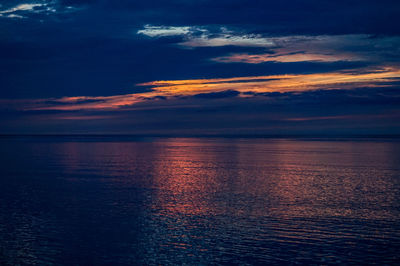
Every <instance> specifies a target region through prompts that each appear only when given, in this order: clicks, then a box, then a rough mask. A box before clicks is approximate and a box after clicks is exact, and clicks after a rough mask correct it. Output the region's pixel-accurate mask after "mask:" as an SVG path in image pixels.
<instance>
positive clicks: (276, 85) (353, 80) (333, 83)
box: [0, 68, 400, 111]
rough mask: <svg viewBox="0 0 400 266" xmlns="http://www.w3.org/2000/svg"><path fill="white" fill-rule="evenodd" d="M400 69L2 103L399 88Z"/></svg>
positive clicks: (88, 104)
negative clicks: (397, 85)
mask: <svg viewBox="0 0 400 266" xmlns="http://www.w3.org/2000/svg"><path fill="white" fill-rule="evenodd" d="M399 77H400V69H397V68H384V69H378V70H369V71H367V70H365V71H364V72H327V73H316V74H296V75H294V74H291V75H269V76H257V77H233V78H214V79H193V80H167V81H152V82H146V83H141V84H138V86H146V87H150V88H151V90H150V91H145V92H141V93H135V94H122V95H112V96H76V97H62V98H50V99H37V100H14V101H12V100H1V101H0V103H1V104H2V105H3V108H5V107H7V106H8V107H9V108H11V109H22V110H61V111H72V110H119V109H121V108H127V107H130V106H133V105H138V104H148V103H150V102H152V104H154V105H157V103H159V102H161V101H162V102H165V101H168V100H171V99H174V98H197V99H222V98H230V97H237V96H238V97H241V98H249V97H255V96H258V95H265V96H274V95H273V94H274V93H279V96H280V95H284V93H294V94H296V93H298V94H302V93H305V92H312V91H320V90H352V89H355V88H360V87H363V88H365V89H368V88H375V87H391V86H394V85H396V84H398V79H399Z"/></svg>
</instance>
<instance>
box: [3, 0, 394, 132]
mask: <svg viewBox="0 0 400 266" xmlns="http://www.w3.org/2000/svg"><path fill="white" fill-rule="evenodd" d="M399 15H400V2H399V1H316V0H315V1H279V3H278V1H232V0H230V1H225V0H224V1H216V0H214V1H201V0H198V1H184V0H180V1H171V0H169V1H118V0H114V1H106V0H103V1H90V0H87V1H73V0H70V1H61V0H53V1H41V0H37V1H29V0H27V1H8V0H3V1H2V2H1V4H0V59H1V60H0V88H1V90H0V103H1V107H0V120H1V125H0V133H1V134H19V133H21V134H30V133H34V134H41V133H42V134H50V133H63V134H69V133H73V134H77V133H80V134H81V133H83V134H84V133H96V134H103V133H115V134H117V133H122V134H131V133H132V134H173V135H192V134H194V135H197V134H224V135H226V134H285V135H286V134H310V135H312V134H323V135H327V134H328V135H329V134H399V133H400V122H399V121H400V119H399V118H400V108H399V107H400V105H399V103H400V92H399V89H400V87H399V84H400V83H399V81H400V64H399V63H400V27H398V17H399ZM161 81H162V82H161Z"/></svg>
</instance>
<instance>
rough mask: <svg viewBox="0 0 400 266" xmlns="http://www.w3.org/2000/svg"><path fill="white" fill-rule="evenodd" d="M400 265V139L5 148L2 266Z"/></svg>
mask: <svg viewBox="0 0 400 266" xmlns="http://www.w3.org/2000/svg"><path fill="white" fill-rule="evenodd" d="M399 263H400V140H399V139H397V140H396V139H384V138H379V139H376V138H354V139H352V138H337V139H332V138H329V139H318V138H240V137H238V138H217V137H216V138H212V137H208V138H206V137H203V138H201V137H199V138H194V137H193V138H171V137H133V136H132V137H127V136H125V137H123V136H2V137H0V265H210V264H211V265H310V264H311V265H332V264H341V265H366V264H375V265H396V264H397V265H399Z"/></svg>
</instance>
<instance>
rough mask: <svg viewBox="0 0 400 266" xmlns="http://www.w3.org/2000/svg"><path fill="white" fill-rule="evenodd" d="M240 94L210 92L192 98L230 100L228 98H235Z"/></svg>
mask: <svg viewBox="0 0 400 266" xmlns="http://www.w3.org/2000/svg"><path fill="white" fill-rule="evenodd" d="M239 94H240V93H239V92H238V91H235V90H227V91H221V92H211V93H200V94H196V95H194V96H192V97H194V98H204V99H221V98H230V97H236V96H238V95H239Z"/></svg>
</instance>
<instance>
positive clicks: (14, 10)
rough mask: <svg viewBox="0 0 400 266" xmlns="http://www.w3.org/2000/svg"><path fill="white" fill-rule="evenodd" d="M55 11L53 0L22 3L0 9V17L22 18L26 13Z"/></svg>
mask: <svg viewBox="0 0 400 266" xmlns="http://www.w3.org/2000/svg"><path fill="white" fill-rule="evenodd" d="M53 12H56V9H55V8H54V2H52V1H51V2H43V3H24V4H19V5H16V6H13V7H10V8H7V9H4V10H1V11H0V16H1V17H8V18H24V17H25V16H24V14H26V13H37V14H38V13H53Z"/></svg>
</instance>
